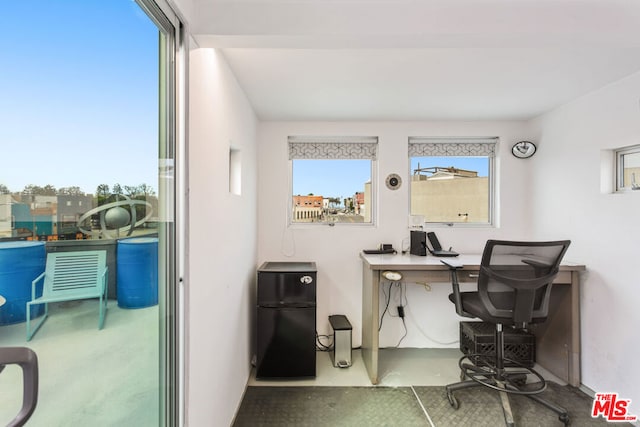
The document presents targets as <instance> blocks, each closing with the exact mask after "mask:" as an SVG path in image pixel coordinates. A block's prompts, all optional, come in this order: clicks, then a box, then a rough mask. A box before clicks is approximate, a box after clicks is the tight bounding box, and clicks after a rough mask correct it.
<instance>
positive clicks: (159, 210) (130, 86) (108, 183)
mask: <svg viewBox="0 0 640 427" xmlns="http://www.w3.org/2000/svg"><path fill="white" fill-rule="evenodd" d="M138 1H139V4H137V3H133V2H131V1H130V0H112V1H108V2H93V1H92V2H86V1H69V2H50V1H46V0H32V1H29V2H22V1H14V2H12V3H7V4H5V5H3V15H4V16H5V17H6V18H7V19H6V21H7V22H9V24H8V28H7V29H8V31H7V32H6V34H7V37H4V38H3V39H2V40H0V47H1V48H2V51H3V56H4V57H3V59H4V60H3V63H4V64H5V65H3V75H2V77H1V78H0V91H1V92H2V93H3V94H4V95H3V99H4V100H5V101H6V102H3V103H0V117H2V122H3V125H2V127H1V130H0V141H2V144H0V151H1V153H2V155H1V156H0V158H2V159H3V161H2V168H1V169H0V170H1V171H2V172H1V174H0V295H2V301H3V302H4V303H3V304H2V306H0V348H1V347H9V346H12V347H16V346H18V347H29V348H31V349H32V350H33V351H35V353H36V354H37V356H38V362H39V389H38V404H37V407H36V410H35V412H34V413H33V415H32V417H31V419H30V421H29V424H28V425H30V426H68V425H136V426H156V425H174V424H176V420H177V417H178V406H177V394H178V392H177V386H178V378H177V377H178V373H177V368H176V367H177V366H178V350H177V349H178V346H177V344H176V342H177V320H176V319H177V318H178V317H179V316H177V310H176V307H177V306H178V301H177V295H176V292H175V287H176V276H177V272H176V261H175V260H176V257H177V250H176V228H175V211H176V209H175V200H176V197H175V193H176V179H175V169H176V156H175V153H176V135H177V133H178V130H177V126H176V121H177V119H176V117H177V110H176V105H177V102H176V99H177V97H176V79H177V73H176V68H175V67H176V64H178V63H179V61H178V59H179V58H176V52H177V50H178V48H179V45H180V39H179V38H180V34H179V31H180V23H179V21H177V20H176V18H175V17H174V16H173V15H172V14H171V13H170V10H169V9H167V8H166V5H164V3H163V2H158V3H159V4H160V7H158V6H157V4H156V2H153V1H151V0H138ZM25 249H26V251H25ZM61 252H69V253H84V254H86V253H96V252H99V253H104V254H105V267H106V269H107V275H106V279H105V282H104V284H105V286H106V294H107V311H106V316H105V319H104V326H103V328H102V329H100V328H99V321H98V318H99V302H98V300H97V299H95V298H84V299H83V298H76V297H73V296H72V297H65V298H62V299H59V300H56V301H52V302H50V303H49V304H48V311H47V312H48V317H46V321H45V322H44V323H42V326H41V327H40V328H39V329H38V330H37V331H36V333H35V334H34V335H33V338H32V339H31V340H29V341H27V336H26V325H25V323H26V322H25V320H26V319H25V318H26V304H27V302H31V301H32V300H33V299H34V297H33V294H34V293H35V298H38V297H39V296H40V295H42V294H43V288H44V287H46V286H48V284H47V283H48V281H47V279H46V277H45V278H43V279H42V280H40V281H39V282H37V283H36V284H35V285H34V284H33V283H32V281H33V280H34V279H36V276H38V275H39V274H40V273H42V272H44V270H45V262H46V259H47V258H52V257H51V255H50V254H52V253H61ZM16 260H22V261H24V260H29V262H28V263H24V262H16ZM23 264H24V265H27V264H28V267H29V268H26V267H24V268H23ZM70 268H71V269H72V270H73V269H74V268H75V269H79V267H78V264H72V265H71V267H70ZM47 274H49V273H47ZM32 276H33V277H32ZM45 276H46V275H45ZM31 314H32V316H34V317H35V319H34V322H39V321H40V320H42V319H44V318H45V317H44V305H40V306H37V308H35V309H31ZM21 389H22V378H21V371H20V369H19V368H18V367H15V366H12V365H8V366H7V367H6V368H5V369H4V370H2V371H1V372H0V401H2V402H3V404H2V405H0V425H5V424H7V423H8V422H9V421H10V420H11V419H12V418H13V417H14V416H15V415H16V414H17V413H18V411H19V410H20V406H21V404H22V390H21Z"/></svg>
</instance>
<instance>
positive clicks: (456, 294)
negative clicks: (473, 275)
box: [440, 259, 475, 317]
mask: <svg viewBox="0 0 640 427" xmlns="http://www.w3.org/2000/svg"><path fill="white" fill-rule="evenodd" d="M440 262H441V263H443V264H445V265H447V266H449V271H450V272H451V290H452V291H453V292H452V294H453V304H454V305H455V306H456V313H457V314H458V316H462V317H475V316H473V315H472V314H470V313H467V312H466V311H464V309H463V308H462V296H461V295H460V282H459V281H458V270H460V269H462V268H463V267H464V265H463V264H462V263H460V262H458V261H454V260H444V259H441V260H440Z"/></svg>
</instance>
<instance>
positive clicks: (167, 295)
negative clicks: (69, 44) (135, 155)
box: [136, 0, 188, 427]
mask: <svg viewBox="0 0 640 427" xmlns="http://www.w3.org/2000/svg"><path fill="white" fill-rule="evenodd" d="M136 3H137V4H138V5H139V6H140V7H141V8H142V9H143V10H144V11H145V12H146V13H147V15H148V16H149V18H150V19H151V20H152V21H153V22H154V23H155V24H156V26H157V27H158V30H159V37H158V41H159V61H158V62H159V84H158V91H159V97H158V98H159V108H158V122H159V129H158V136H159V138H158V140H159V141H158V143H159V147H158V148H159V151H158V153H159V156H158V166H159V168H158V173H159V175H158V178H159V180H158V182H159V191H158V195H159V206H158V207H159V216H160V222H161V225H160V228H159V230H158V231H159V239H158V240H159V246H158V251H159V252H158V257H159V260H158V269H159V271H158V279H159V280H158V306H159V324H158V329H159V368H160V369H159V373H158V375H159V403H160V405H159V406H160V414H159V420H160V423H159V425H160V426H167V427H168V426H181V425H184V421H185V407H184V402H185V393H184V390H185V369H184V360H185V359H184V355H185V338H184V337H185V334H184V298H183V296H184V294H185V292H184V288H183V286H184V283H185V272H186V270H185V265H187V260H186V250H185V248H186V244H187V239H186V237H187V224H186V221H185V219H186V218H187V214H188V212H187V206H188V204H187V198H186V188H188V187H187V174H186V164H187V149H186V137H187V130H186V123H187V108H186V105H187V75H188V45H187V41H186V34H187V30H186V27H185V25H184V24H183V20H181V19H180V17H179V16H178V15H177V14H176V12H175V11H174V10H173V8H172V7H171V6H170V5H169V4H168V3H167V2H166V0H136Z"/></svg>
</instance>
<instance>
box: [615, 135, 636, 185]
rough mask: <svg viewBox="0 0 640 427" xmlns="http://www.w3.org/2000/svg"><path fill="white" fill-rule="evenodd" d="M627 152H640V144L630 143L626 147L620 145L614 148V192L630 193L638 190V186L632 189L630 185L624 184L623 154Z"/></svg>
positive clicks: (627, 153)
mask: <svg viewBox="0 0 640 427" xmlns="http://www.w3.org/2000/svg"><path fill="white" fill-rule="evenodd" d="M629 154H640V144H637V145H630V146H626V147H622V148H618V149H617V150H614V156H613V158H614V165H613V167H614V171H615V182H614V188H615V191H616V193H630V192H634V191H636V190H640V187H638V188H636V189H635V190H634V189H633V188H632V187H630V186H627V187H625V186H624V156H626V155H629ZM638 180H639V181H640V177H638ZM639 185H640V184H639ZM638 193H640V191H638Z"/></svg>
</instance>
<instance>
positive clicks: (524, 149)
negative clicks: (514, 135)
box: [511, 141, 536, 159]
mask: <svg viewBox="0 0 640 427" xmlns="http://www.w3.org/2000/svg"><path fill="white" fill-rule="evenodd" d="M535 152H536V145H535V144H534V143H533V142H530V141H520V142H516V143H515V144H513V147H511V153H512V154H513V155H514V156H516V157H517V158H519V159H526V158H529V157H531V156H533V154H534V153H535Z"/></svg>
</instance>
